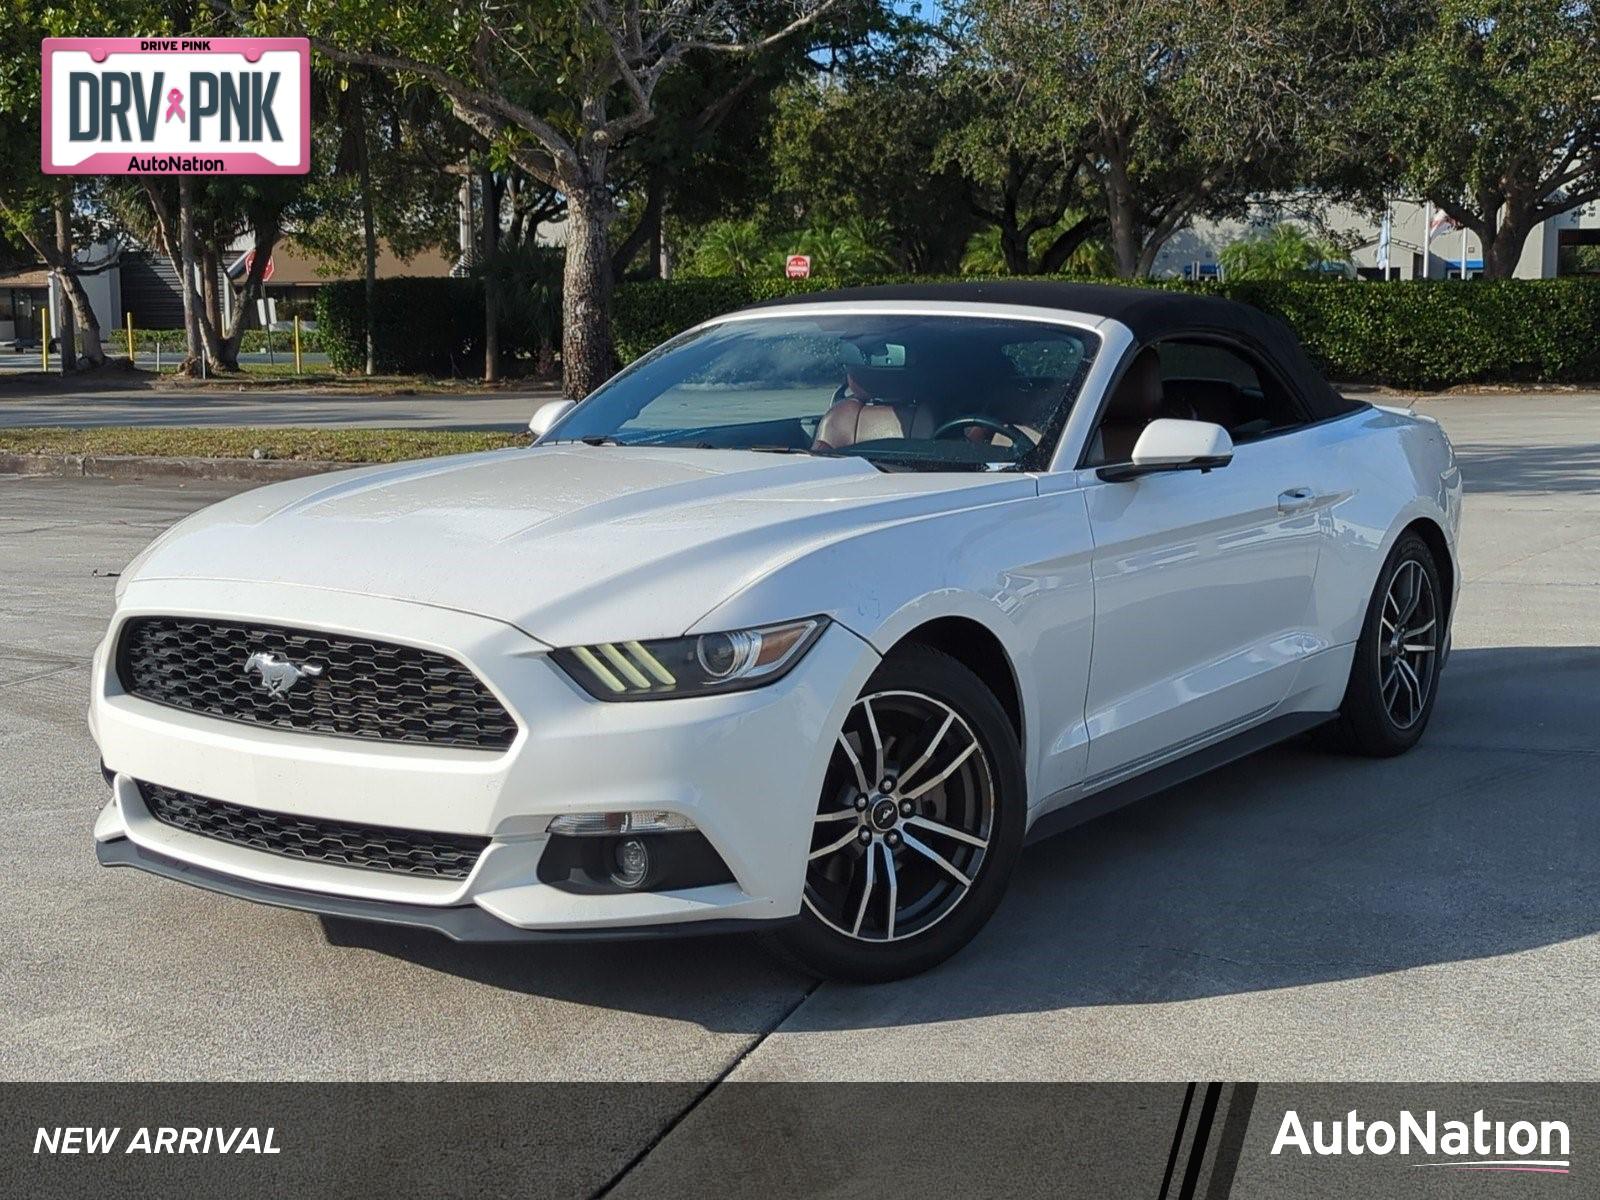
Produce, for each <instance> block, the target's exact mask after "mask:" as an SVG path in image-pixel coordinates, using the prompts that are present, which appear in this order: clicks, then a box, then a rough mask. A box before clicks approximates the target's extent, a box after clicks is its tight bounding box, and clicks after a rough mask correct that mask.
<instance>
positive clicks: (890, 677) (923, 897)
mask: <svg viewBox="0 0 1600 1200" xmlns="http://www.w3.org/2000/svg"><path fill="white" fill-rule="evenodd" d="M1025 796H1026V792H1025V787H1024V784H1023V776H1022V765H1021V753H1020V751H1019V749H1018V746H1017V737H1016V733H1015V731H1014V730H1013V729H1012V726H1011V722H1010V720H1009V718H1008V717H1007V716H1006V713H1005V710H1004V709H1003V708H1001V706H1000V703H999V701H998V700H996V699H995V697H994V694H993V693H992V692H990V691H989V689H988V688H986V687H985V686H984V685H983V683H982V682H981V681H980V680H979V679H978V677H977V676H976V675H974V674H973V673H972V672H971V671H970V670H968V669H967V668H966V667H965V666H964V665H962V664H961V663H959V662H957V661H956V660H955V659H953V658H951V657H950V656H948V655H946V654H943V653H940V652H939V651H937V650H934V649H932V648H930V647H926V646H909V647H905V648H903V649H900V650H896V651H894V652H893V653H892V654H890V656H889V657H888V658H886V659H885V660H884V662H883V664H882V665H881V666H880V667H879V668H878V669H877V671H875V672H874V673H873V676H872V678H871V679H870V680H868V682H867V686H866V687H865V689H863V691H862V693H861V696H860V697H859V698H858V699H857V700H856V702H855V704H854V705H853V706H852V707H851V709H850V712H849V715H848V716H847V717H846V718H845V723H844V728H843V729H842V730H841V731H840V733H839V736H838V738H837V740H836V742H835V744H834V751H833V758H832V760H831V762H830V763H829V766H828V772H827V776H826V778H825V780H824V783H823V789H822V796H821V798H820V801H819V803H818V808H817V815H816V820H815V821H814V823H813V825H812V836H811V843H810V847H809V849H808V851H807V855H808V857H807V863H806V885H805V897H804V901H803V905H802V911H801V915H800V920H799V921H798V922H797V923H796V924H795V925H794V926H793V927H792V928H790V929H788V930H785V931H784V933H783V934H781V935H780V938H779V941H780V944H781V946H782V948H783V950H785V951H787V953H788V955H789V956H790V957H792V958H794V959H797V960H798V961H799V962H800V964H801V965H802V966H804V967H806V968H808V969H809V970H811V971H813V972H815V973H817V974H819V975H825V976H829V977H832V978H838V979H853V980H859V981H863V982H878V981H883V980H889V979H899V978H903V977H905V976H907V975H915V974H917V973H918V972H920V971H925V970H927V969H928V968H929V967H932V966H933V965H935V964H936V963H939V962H941V961H943V960H944V959H946V958H948V957H949V956H950V955H952V954H954V953H955V952H956V951H957V950H959V949H961V947H962V946H964V945H966V944H967V942H969V941H971V940H972V938H973V936H974V935H975V934H976V933H977V932H978V930H979V929H981V928H982V927H983V925H984V923H985V922H986V921H987V920H988V919H989V916H990V914H991V913H993V912H994V909H995V906H996V905H998V904H999V902H1000V897H1001V895H1002V893H1003V892H1004V891H1005V886H1006V883H1007V880H1008V879H1009V878H1010V875H1011V870H1012V868H1013V866H1014V865H1015V863H1016V860H1017V856H1018V854H1019V853H1020V852H1021V849H1022V833H1023V824H1024V811H1025V807H1026V799H1025Z"/></svg>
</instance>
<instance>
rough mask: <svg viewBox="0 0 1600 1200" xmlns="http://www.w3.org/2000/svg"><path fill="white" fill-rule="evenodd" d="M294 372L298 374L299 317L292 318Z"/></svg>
mask: <svg viewBox="0 0 1600 1200" xmlns="http://www.w3.org/2000/svg"><path fill="white" fill-rule="evenodd" d="M294 373H295V374H296V375H298V374H300V318H299V317H296V318H295V319H294Z"/></svg>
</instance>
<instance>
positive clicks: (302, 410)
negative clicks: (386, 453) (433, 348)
mask: <svg viewBox="0 0 1600 1200" xmlns="http://www.w3.org/2000/svg"><path fill="white" fill-rule="evenodd" d="M558 396H559V393H558V391H557V390H556V389H554V388H550V387H529V388H517V389H507V390H504V391H497V392H488V393H481V394H476V395H474V394H470V393H469V394H466V395H439V394H433V395H389V396H360V395H347V394H344V395H341V394H330V393H319V392H293V391H288V390H277V389H274V390H272V391H261V390H250V391H246V390H243V389H241V388H238V387H235V388H233V389H232V390H228V389H225V388H223V389H219V390H217V391H199V390H195V389H193V388H188V387H185V388H183V389H182V390H176V389H171V390H160V391H157V390H154V389H152V388H148V387H145V388H128V389H110V388H108V389H104V390H96V391H85V392H79V393H76V394H69V395H57V394H42V393H33V394H28V395H8V394H7V393H6V392H4V391H0V427H3V426H7V425H10V426H18V425H50V426H68V427H79V426H88V425H151V426H159V425H244V426H263V425H301V426H324V425H326V426H344V425H367V426H374V427H380V428H385V429H400V428H432V429H525V428H526V427H527V424H528V418H529V417H531V416H533V413H534V410H535V409H537V408H538V407H539V405H541V404H543V403H544V402H545V401H546V400H554V399H557V398H558Z"/></svg>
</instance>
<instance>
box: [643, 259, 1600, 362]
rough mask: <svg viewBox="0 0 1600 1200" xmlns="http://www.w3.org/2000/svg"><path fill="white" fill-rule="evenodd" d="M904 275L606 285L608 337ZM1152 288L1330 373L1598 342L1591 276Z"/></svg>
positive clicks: (651, 334) (1525, 354)
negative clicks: (1257, 320) (1191, 298)
mask: <svg viewBox="0 0 1600 1200" xmlns="http://www.w3.org/2000/svg"><path fill="white" fill-rule="evenodd" d="M905 282H913V280H911V279H909V278H908V277H905V276H896V277H884V278H876V279H855V280H840V279H805V280H788V279H784V278H782V277H779V276H776V275H774V276H754V277H748V278H722V279H681V280H670V281H667V282H658V283H630V284H624V285H623V286H621V287H619V288H617V290H616V293H615V300H614V305H613V313H614V327H613V336H614V337H615V339H616V346H617V353H618V355H619V356H620V357H621V359H622V360H623V361H624V362H628V361H631V360H632V359H634V358H637V357H638V356H639V355H641V354H643V353H645V352H646V351H647V350H649V349H651V348H652V347H654V346H656V345H658V344H660V343H661V342H663V341H665V340H666V339H667V338H669V337H672V336H673V335H674V334H677V333H679V332H681V331H682V330H684V329H687V328H689V327H690V326H691V325H696V324H698V323H699V322H701V321H704V320H707V319H708V318H710V317H714V316H716V315H718V314H719V313H724V312H728V311H729V310H731V309H735V308H741V307H743V306H745V305H747V304H754V303H756V302H757V301H760V300H767V299H771V298H773V297H775V296H785V295H793V294H799V293H803V292H810V291H819V290H823V289H826V288H830V287H840V286H846V285H850V284H870V283H905ZM916 282H923V283H932V282H941V280H938V279H933V278H928V277H923V278H922V279H921V280H917V281H916ZM1113 282H1114V281H1113ZM1146 286H1150V284H1148V283H1147V284H1146ZM1154 286H1159V287H1197V288H1198V289H1199V290H1201V291H1206V292H1212V293H1215V294H1219V295H1224V296H1228V297H1231V298H1232V299H1235V300H1239V301H1242V302H1244V303H1246V304H1253V305H1255V306H1256V307H1257V308H1260V309H1263V310H1264V311H1266V312H1269V313H1272V314H1273V315H1274V316H1278V317H1281V318H1282V319H1283V320H1284V321H1286V322H1288V324H1289V326H1290V327H1291V328H1292V329H1294V330H1295V332H1296V333H1297V334H1298V335H1299V337H1300V340H1301V341H1302V342H1303V343H1304V344H1305V347H1306V350H1307V352H1308V353H1309V354H1310V355H1311V357H1312V358H1313V359H1314V360H1315V361H1316V362H1317V363H1318V364H1319V365H1320V366H1321V367H1322V369H1323V371H1324V372H1325V373H1326V374H1327V375H1328V377H1329V378H1330V379H1334V380H1339V381H1348V382H1358V381H1359V382H1367V383H1384V384H1390V385H1392V386H1395V387H1421V388H1429V387H1448V386H1450V385H1452V384H1458V383H1497V382H1504V383H1512V382H1523V381H1539V382H1559V381H1573V380H1585V381H1586V380H1593V379H1597V378H1600V338H1596V337H1595V332H1594V331H1595V330H1596V329H1600V279H1505V280H1473V281H1468V282H1459V281H1443V280H1436V281H1422V280H1417V281H1404V282H1393V283H1341V282H1314V281H1306V280H1294V281H1291V280H1270V281H1267V280H1263V281H1259V282H1257V281H1229V282H1223V283H1204V284H1199V285H1193V284H1185V283H1182V282H1178V281H1160V282H1157V283H1155V284H1154Z"/></svg>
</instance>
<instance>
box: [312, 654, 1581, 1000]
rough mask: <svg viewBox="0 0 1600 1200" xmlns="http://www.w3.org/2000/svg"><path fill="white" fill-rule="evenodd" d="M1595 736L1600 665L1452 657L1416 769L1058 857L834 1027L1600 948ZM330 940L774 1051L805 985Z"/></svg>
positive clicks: (761, 964) (1270, 764) (1043, 853)
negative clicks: (735, 1034)
mask: <svg viewBox="0 0 1600 1200" xmlns="http://www.w3.org/2000/svg"><path fill="white" fill-rule="evenodd" d="M1596 728H1600V647H1503V648H1495V649H1481V650H1474V649H1458V650H1457V651H1456V653H1455V654H1454V656H1453V658H1452V659H1451V662H1450V664H1449V666H1448V668H1447V669H1446V672H1445V675H1444V677H1443V683H1442V688H1441V691H1440V697H1439V703H1438V708H1437V711H1436V712H1435V715H1434V719H1433V724H1432V726H1431V727H1430V729H1429V730H1428V732H1427V734H1426V736H1425V737H1424V738H1423V741H1422V743H1421V744H1420V745H1419V746H1418V747H1417V748H1415V749H1414V750H1413V751H1412V752H1411V753H1409V754H1407V755H1405V756H1403V757H1400V758H1394V759H1386V760H1374V759H1360V758H1351V757H1346V756H1342V755H1339V754H1337V753H1334V752H1331V751H1327V750H1324V749H1321V748H1319V747H1318V745H1317V744H1316V743H1315V742H1314V741H1313V740H1312V739H1310V738H1302V739H1299V740H1296V741H1294V742H1291V743H1288V744H1286V745H1283V746H1279V747H1276V748H1274V749H1271V750H1268V751H1265V752H1262V753H1260V754H1256V755H1253V756H1251V757H1250V758H1248V759H1245V760H1243V761H1240V762H1238V763H1234V764H1232V765H1231V766H1228V767H1225V768H1222V769H1221V770H1218V771H1214V772H1212V773H1211V774H1209V775H1207V776H1205V777H1203V778H1201V779H1198V780H1195V781H1192V782H1190V783H1188V784H1184V785H1182V786H1180V787H1176V788H1172V789H1170V790H1168V791H1166V792H1163V793H1161V794H1159V795H1156V796H1153V797H1150V798H1149V799H1146V800H1144V801H1142V802H1140V803H1138V804H1136V805H1133V806H1131V807H1129V808H1126V809H1123V810H1121V811H1120V812H1116V813H1112V814H1110V815H1108V816H1105V817H1102V818H1100V819H1098V820H1095V821H1092V822H1090V823H1088V824H1086V825H1083V826H1081V827H1079V828H1077V829H1075V830H1072V831H1070V832H1068V833H1065V834H1062V835H1060V836H1058V837H1055V838H1051V839H1049V840H1046V841H1043V842H1040V843H1038V844H1036V845H1034V846H1032V847H1030V848H1029V849H1028V850H1027V851H1026V852H1025V854H1024V856H1023V860H1022V862H1021V864H1020V867H1019V869H1018V872H1017V875H1016V877H1015V879H1014V881H1013V885H1012V887H1011V890H1010V893H1009V895H1008V897H1007V899H1006V901H1005V903H1004V904H1003V905H1002V906H1001V908H1000V911H999V912H998V913H997V914H996V916H995V917H994V919H993V920H992V921H991V922H990V924H989V926H988V927H987V928H986V929H985V931H984V932H983V933H982V934H981V935H980V936H979V937H978V939H977V940H976V941H975V942H974V943H973V944H972V945H971V946H969V947H968V948H967V949H966V950H965V951H963V952H962V953H961V954H959V955H957V956H956V957H955V958H954V959H952V960H951V961H949V962H947V963H945V964H944V965H942V966H941V967H939V968H937V969H936V970H935V971H934V972H931V973H930V974H928V975H925V976H922V977H920V978H919V979H912V980H907V981H902V982H900V983H896V984H890V985H884V986H881V987H871V988H866V987H863V988H857V989H853V991H854V992H855V993H856V995H857V997H858V999H854V1000H851V1001H850V1002H849V1003H847V1004H844V1005H840V1004H834V1005H830V1006H829V1009H828V1014H827V1020H828V1021H829V1022H830V1025H829V1027H830V1028H831V1027H836V1026H837V1024H838V1022H839V1021H840V1019H841V1012H843V1013H844V1014H845V1016H844V1018H843V1019H846V1020H848V1021H849V1022H850V1023H851V1024H857V1025H860V1026H861V1027H875V1026H884V1025H893V1024H915V1023H922V1022H927V1021H938V1020H956V1019H962V1018H969V1017H978V1016H988V1015H996V1014H1005V1013H1026V1012H1037V1011H1047V1010H1055V1009H1063V1008H1069V1007H1077V1006H1087V1005H1110V1004H1155V1003H1164V1002H1170V1001H1180V1000H1190V999H1196V998H1201V997H1208V996H1217V995H1225V994H1233V993H1244V992H1257V991H1264V990H1269V989H1275V988H1287V987H1295V986H1299V985H1303V984H1314V983H1322V982H1328V981H1334V980H1342V979H1351V978H1357V977H1363V976H1370V975H1379V974H1384V973H1388V972H1393V971H1402V970H1406V969H1408V968H1413V967H1420V966H1426V965H1429V964H1439V963H1449V962H1455V961H1459V960H1466V959H1482V958H1490V957H1496V956H1502V955H1511V954H1515V953H1517V952H1519V951H1524V950H1530V949H1534V948H1536V947H1541V946H1547V945H1551V944H1554V943H1559V942H1562V941H1566V940H1569V939H1572V938H1577V937H1582V936H1585V935H1588V934H1592V933H1595V932H1596V931H1597V930H1600V870H1597V869H1596V867H1595V863H1596V862H1600V821H1596V819H1595V816H1596V811H1595V809H1596V801H1595V796H1596V792H1595V788H1594V772H1595V769H1596V768H1597V767H1600V759H1597V757H1596V745H1595V740H1594V733H1593V731H1594V730H1595V729H1596ZM326 927H327V931H328V936H329V938H330V940H331V941H334V942H336V943H338V944H341V945H351V946H361V947H364V948H366V949H368V950H372V951H377V952H380V953H383V954H388V955H393V956H395V957H397V958H401V959H405V960H407V961H410V962H412V963H415V964H416V965H418V966H420V967H424V968H427V969H429V970H435V971H445V972H449V973H451V974H454V975H458V976H462V977H466V978H469V979H473V980H476V981H478V982H481V983H484V984H487V985H491V986H494V987H499V988H507V989H512V990H514V991H519V992H527V993H533V994H540V995H545V996H551V997H558V998H562V999H566V1000H571V1001H575V1002H580V1003H583V1004H589V1005H596V1006H600V1007H602V1008H609V1009H620V1010H629V1011H637V1012H641V1013H649V1014H652V1015H664V1016H669V1017H677V1018H680V1019H685V1020H691V1021H695V1022H697V1023H700V1024H702V1025H704V1026H706V1027H708V1028H712V1029H718V1030H729V1029H741V1030H743V1029H748V1030H749V1031H752V1032H754V1031H756V1029H755V1027H754V1026H755V1018H754V1017H752V1016H746V1015H743V1014H744V1010H745V1008H746V1007H747V1006H742V1005H741V1004H740V1002H739V999H740V995H739V994H740V992H741V991H742V990H744V989H758V990H759V989H768V990H770V989H771V987H772V986H773V985H774V984H775V983H781V982H783V981H784V980H785V979H786V978H787V979H788V980H790V981H792V982H794V983H795V984H797V985H798V984H799V983H800V980H799V979H798V977H797V976H786V975H785V973H784V972H783V971H782V969H781V968H778V967H776V966H772V965H769V964H768V963H767V962H766V960H765V958H764V956H762V955H760V953H759V951H758V948H757V947H756V946H755V945H753V944H751V942H750V940H749V939H746V938H697V939H672V940H663V941H647V942H630V943H620V944H604V943H598V944H596V943H591V944H585V945H576V946H554V947H551V946H544V945H534V946H528V947H505V946H499V947H471V946H459V945H455V944H453V943H450V942H448V941H445V940H443V939H442V938H437V937H433V936H425V935H420V934H412V933H405V932H399V931H395V930H393V929H389V928H386V927H382V926H371V925H362V924H356V923H353V922H347V921H328V922H327V923H326ZM786 1028H789V1029H794V1030H805V1029H806V1028H807V1009H806V1008H801V1009H800V1010H799V1011H797V1012H796V1013H795V1014H794V1015H793V1016H792V1017H791V1018H790V1020H789V1023H788V1025H787V1026H786Z"/></svg>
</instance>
